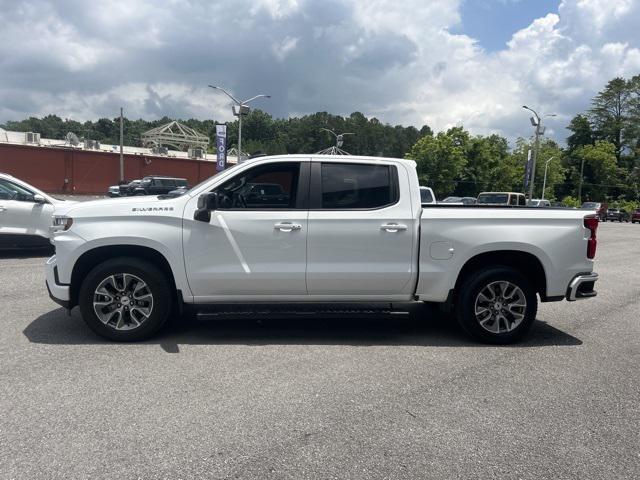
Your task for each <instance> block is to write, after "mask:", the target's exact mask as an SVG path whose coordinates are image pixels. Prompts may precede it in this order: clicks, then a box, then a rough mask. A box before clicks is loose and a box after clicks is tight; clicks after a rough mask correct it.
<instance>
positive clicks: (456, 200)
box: [439, 197, 476, 205]
mask: <svg viewBox="0 0 640 480" xmlns="http://www.w3.org/2000/svg"><path fill="white" fill-rule="evenodd" d="M439 203H446V204H449V205H475V204H476V199H475V198H474V197H447V198H445V199H444V200H441V201H440V202H439Z"/></svg>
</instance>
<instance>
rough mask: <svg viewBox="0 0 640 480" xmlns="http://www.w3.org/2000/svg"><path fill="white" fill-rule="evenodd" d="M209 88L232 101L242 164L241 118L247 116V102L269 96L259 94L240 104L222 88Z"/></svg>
mask: <svg viewBox="0 0 640 480" xmlns="http://www.w3.org/2000/svg"><path fill="white" fill-rule="evenodd" d="M209 87H211V88H213V89H214V90H220V91H221V92H222V93H224V94H225V95H226V96H227V97H229V98H230V99H231V100H233V103H234V104H235V105H233V106H232V111H233V115H234V116H236V117H238V163H240V162H242V116H243V115H249V112H250V109H249V106H248V105H247V104H248V103H249V102H252V101H253V100H255V99H256V98H262V97H264V98H271V95H264V94H262V93H261V94H260V95H256V96H255V97H251V98H248V99H247V100H244V101H242V102H241V101H240V100H238V99H237V98H235V97H234V96H233V95H231V94H230V93H229V92H227V91H226V90H225V89H224V88H222V87H218V86H214V85H209ZM236 107H237V109H236Z"/></svg>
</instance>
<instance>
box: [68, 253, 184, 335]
mask: <svg viewBox="0 0 640 480" xmlns="http://www.w3.org/2000/svg"><path fill="white" fill-rule="evenodd" d="M118 274H128V275H132V276H135V277H137V278H138V279H140V280H142V282H144V283H145V284H146V288H147V289H148V291H149V292H150V293H151V295H152V297H151V299H152V304H151V308H150V312H149V316H148V318H146V319H144V320H143V321H141V322H140V325H139V326H137V327H130V329H128V330H119V329H117V328H116V326H114V325H111V324H105V323H103V322H102V321H101V320H100V318H99V317H98V315H97V314H96V311H95V310H94V305H93V302H94V295H95V292H96V289H97V288H98V287H99V286H100V284H101V283H102V282H103V281H104V280H105V279H107V278H108V277H110V276H111V275H116V276H117V275H118ZM134 285H136V284H134ZM125 288H127V287H126V286H125ZM129 289H133V287H129ZM125 295H129V294H126V293H125ZM174 297H175V295H174V294H173V292H172V289H171V286H170V282H169V279H168V278H167V276H166V274H165V273H164V272H162V270H160V269H159V268H158V267H156V266H155V265H153V264H151V263H149V262H147V261H144V260H139V259H137V258H132V257H118V258H113V259H110V260H106V261H105V262H103V263H100V264H98V265H97V266H96V267H94V268H93V269H92V270H91V271H90V272H89V273H88V274H87V276H86V277H85V278H84V280H83V281H82V285H81V287H80V292H79V297H78V304H79V306H80V312H81V313H82V318H83V319H84V321H85V322H86V323H87V325H88V326H89V328H91V330H93V331H94V332H96V333H97V334H98V335H100V336H102V337H105V338H108V339H110V340H114V341H117V342H136V341H139V340H144V339H146V338H149V337H151V336H152V335H153V334H155V333H156V332H157V331H158V330H159V329H160V328H161V327H162V325H164V323H165V322H166V321H167V318H168V317H169V314H170V313H171V311H172V307H173V303H174ZM131 298H133V296H131ZM128 302H129V300H127V303H128ZM123 303H124V302H123ZM134 303H135V302H134ZM118 305H120V304H118ZM97 308H98V307H97ZM135 308H136V307H132V311H131V313H126V314H124V315H125V317H126V316H127V315H128V318H131V317H130V316H131V315H133V314H134V312H133V310H134V309H135ZM137 308H140V307H137ZM145 308H146V307H145ZM127 310H128V308H127ZM121 315H122V314H121ZM140 318H142V317H140ZM125 323H126V322H125ZM128 324H133V322H128Z"/></svg>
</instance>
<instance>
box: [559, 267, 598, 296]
mask: <svg viewBox="0 0 640 480" xmlns="http://www.w3.org/2000/svg"><path fill="white" fill-rule="evenodd" d="M597 281H598V274H597V273H595V272H591V273H581V274H579V275H576V276H575V277H573V280H571V283H569V286H568V287H567V296H566V298H567V300H568V301H570V302H573V301H574V300H583V299H585V298H591V297H595V296H596V295H597V294H598V292H596V291H595V289H594V286H595V283H596V282H597Z"/></svg>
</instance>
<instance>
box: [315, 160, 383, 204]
mask: <svg viewBox="0 0 640 480" xmlns="http://www.w3.org/2000/svg"><path fill="white" fill-rule="evenodd" d="M394 190H395V189H394V188H392V184H391V167H389V166H388V165H362V164H348V163H323V164H322V208H326V209H332V210H333V209H345V208H379V207H383V206H385V205H389V204H391V203H394V201H395V198H393V197H394V196H395V195H394V194H393V192H394Z"/></svg>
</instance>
